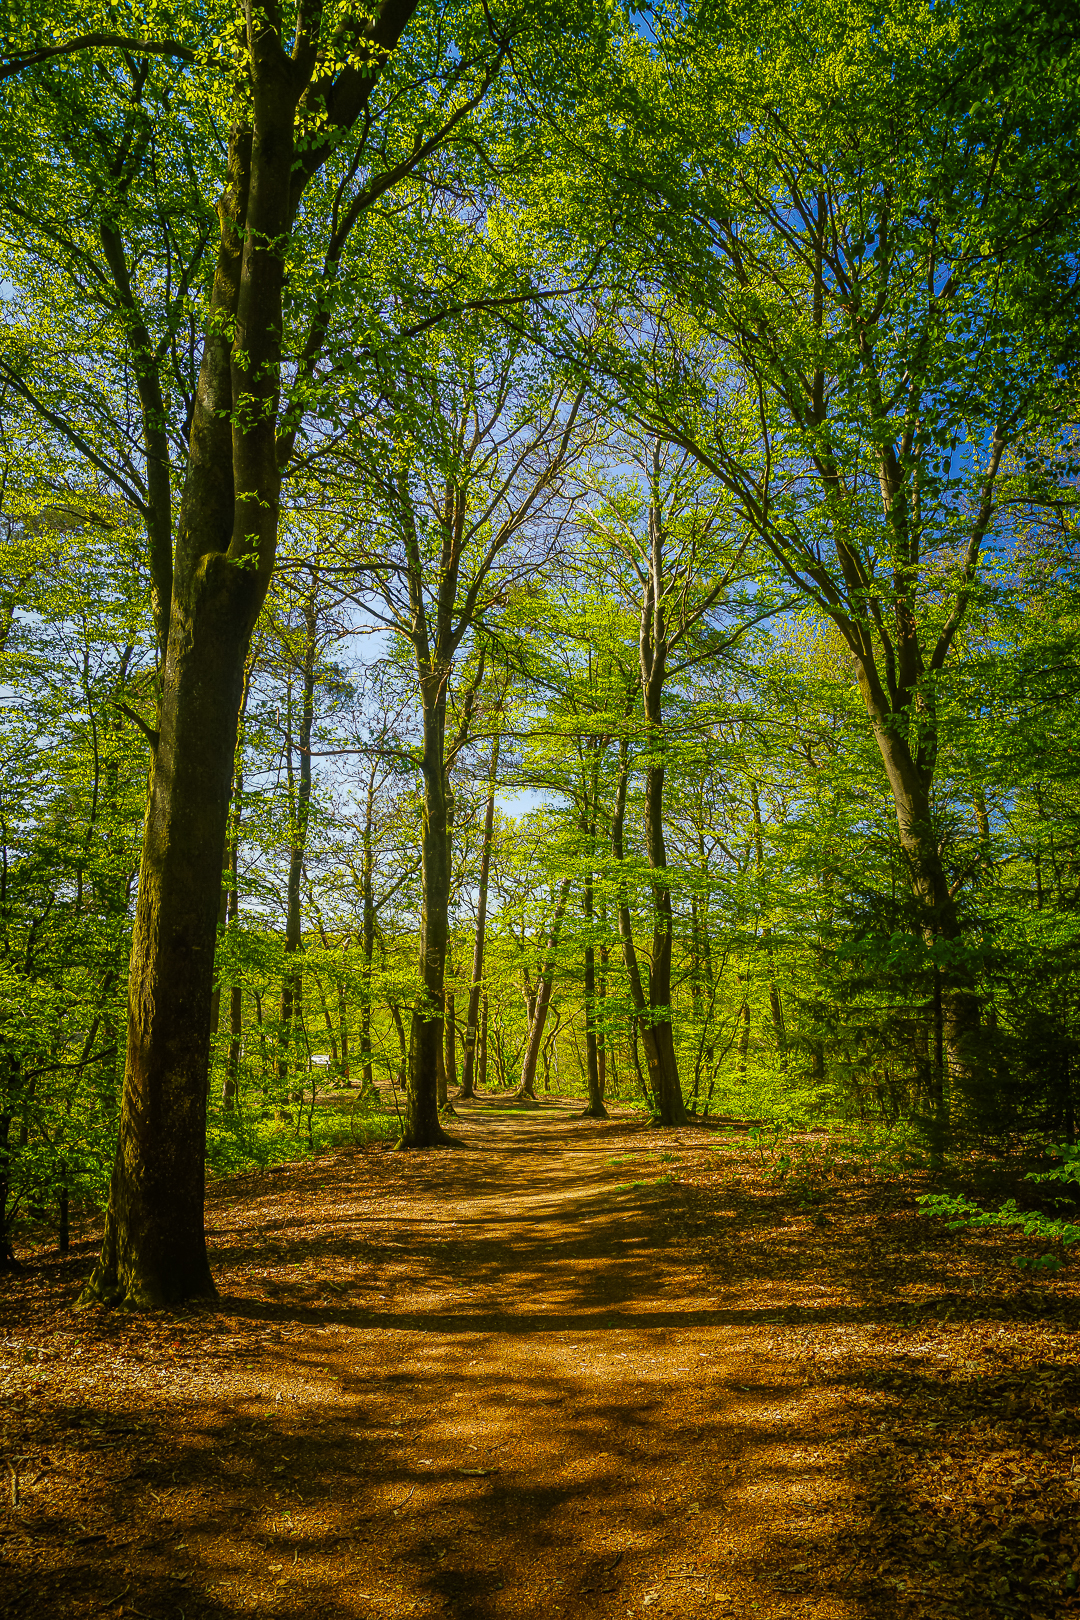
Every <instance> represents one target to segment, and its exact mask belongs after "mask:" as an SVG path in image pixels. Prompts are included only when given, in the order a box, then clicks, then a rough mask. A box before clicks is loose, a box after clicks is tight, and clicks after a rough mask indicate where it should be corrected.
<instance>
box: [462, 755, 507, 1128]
mask: <svg viewBox="0 0 1080 1620" xmlns="http://www.w3.org/2000/svg"><path fill="white" fill-rule="evenodd" d="M498 768H499V733H498V732H496V733H495V736H494V738H493V740H492V744H491V773H490V776H489V778H488V796H487V805H486V806H485V808H484V843H483V847H482V849H481V851H480V882H479V888H478V893H477V897H476V936H475V938H474V940H473V959H472V979H471V981H470V984H469V1010H468V1014H467V1016H466V1020H465V1066H464V1069H463V1070H462V1076H461V1095H462V1097H471V1096H473V1095H474V1070H475V1053H476V1023H477V1014H478V1013H479V1010H480V994H481V989H482V985H483V978H484V943H485V934H486V931H487V897H488V876H489V873H490V870H491V843H492V837H493V835H494V831H495V783H496V779H497V773H498Z"/></svg>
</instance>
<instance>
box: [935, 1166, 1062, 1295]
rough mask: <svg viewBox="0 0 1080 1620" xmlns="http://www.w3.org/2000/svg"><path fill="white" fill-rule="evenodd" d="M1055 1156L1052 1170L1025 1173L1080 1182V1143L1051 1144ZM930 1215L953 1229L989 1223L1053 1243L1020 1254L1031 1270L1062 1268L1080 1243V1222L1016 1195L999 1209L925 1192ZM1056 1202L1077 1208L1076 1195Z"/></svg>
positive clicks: (1030, 1177) (1051, 1181) (1053, 1181)
mask: <svg viewBox="0 0 1080 1620" xmlns="http://www.w3.org/2000/svg"><path fill="white" fill-rule="evenodd" d="M1046 1151H1047V1154H1048V1155H1049V1156H1050V1157H1051V1158H1056V1159H1058V1160H1060V1163H1059V1164H1058V1165H1057V1166H1056V1167H1055V1168H1054V1169H1052V1170H1031V1171H1029V1172H1028V1173H1027V1175H1026V1176H1025V1177H1024V1179H1025V1181H1031V1182H1035V1183H1038V1184H1040V1185H1043V1186H1046V1185H1051V1186H1053V1185H1056V1186H1062V1185H1069V1184H1070V1183H1071V1184H1072V1185H1074V1186H1075V1185H1077V1184H1080V1147H1069V1146H1067V1145H1062V1146H1058V1147H1051V1148H1047V1150H1046ZM918 1202H919V1205H920V1207H921V1208H922V1209H923V1210H925V1212H926V1213H927V1214H928V1215H937V1216H941V1217H943V1218H944V1219H946V1220H948V1222H949V1226H950V1229H951V1230H952V1231H960V1230H962V1229H964V1228H967V1227H989V1228H990V1229H992V1230H994V1231H1004V1232H1015V1233H1019V1234H1020V1235H1021V1236H1023V1237H1025V1238H1031V1239H1034V1240H1036V1241H1037V1242H1038V1243H1039V1244H1040V1245H1041V1244H1048V1245H1052V1246H1053V1247H1052V1248H1047V1249H1046V1250H1045V1251H1044V1253H1042V1254H1040V1255H1038V1256H1034V1257H1033V1256H1031V1255H1026V1254H1020V1255H1017V1256H1016V1257H1015V1259H1016V1265H1017V1266H1018V1267H1019V1268H1020V1269H1021V1270H1024V1269H1027V1270H1029V1271H1059V1270H1060V1269H1061V1267H1062V1266H1063V1265H1064V1264H1065V1263H1066V1261H1067V1260H1068V1258H1069V1251H1070V1250H1071V1248H1072V1247H1073V1245H1074V1244H1075V1243H1080V1222H1077V1221H1075V1220H1069V1219H1068V1218H1067V1217H1065V1216H1057V1215H1047V1214H1045V1213H1044V1212H1043V1211H1041V1210H1037V1209H1021V1208H1020V1207H1019V1206H1018V1204H1017V1202H1016V1199H1015V1198H1010V1199H1008V1200H1007V1201H1006V1202H1005V1203H1004V1204H1002V1205H1001V1206H1000V1208H998V1209H984V1208H983V1207H982V1206H981V1205H980V1204H976V1203H975V1202H974V1201H973V1200H972V1199H970V1198H968V1197H967V1196H966V1194H962V1193H961V1194H949V1193H925V1194H924V1195H923V1196H922V1197H921V1198H920V1199H919V1200H918ZM1052 1202H1055V1203H1058V1204H1065V1205H1067V1206H1069V1207H1071V1208H1075V1204H1076V1198H1075V1195H1074V1196H1073V1197H1071V1198H1057V1199H1054V1200H1052Z"/></svg>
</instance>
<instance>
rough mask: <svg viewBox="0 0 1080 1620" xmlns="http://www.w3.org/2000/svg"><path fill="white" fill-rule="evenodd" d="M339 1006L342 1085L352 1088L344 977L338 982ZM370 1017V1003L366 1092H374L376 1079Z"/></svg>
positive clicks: (365, 1079)
mask: <svg viewBox="0 0 1080 1620" xmlns="http://www.w3.org/2000/svg"><path fill="white" fill-rule="evenodd" d="M337 1004H338V1047H339V1050H340V1052H341V1083H342V1085H343V1086H351V1085H352V1070H351V1068H350V1066H349V1003H348V998H347V997H346V994H345V979H344V976H341V977H339V979H338V981H337ZM370 1017H371V1007H370V1003H368V1019H369V1023H368V1032H369V1035H368V1062H367V1066H366V1068H365V1069H364V1071H363V1076H364V1077H363V1088H364V1090H365V1091H371V1090H373V1089H374V1085H375V1082H374V1079H373V1078H372V1074H371V1039H370V1029H371V1024H370Z"/></svg>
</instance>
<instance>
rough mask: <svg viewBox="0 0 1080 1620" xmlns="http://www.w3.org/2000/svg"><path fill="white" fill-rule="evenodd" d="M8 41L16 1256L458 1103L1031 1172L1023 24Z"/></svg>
mask: <svg viewBox="0 0 1080 1620" xmlns="http://www.w3.org/2000/svg"><path fill="white" fill-rule="evenodd" d="M0 16H2V19H3V20H2V24H0V41H2V46H0V77H2V78H3V81H4V94H3V103H2V111H0V129H2V137H0V138H2V141H3V154H4V169H5V174H6V176H7V183H6V185H5V187H4V191H3V194H2V196H0V255H2V263H0V502H2V505H0V666H2V669H0V681H2V687H3V695H4V702H3V705H2V708H0V749H2V756H3V771H2V773H0V975H2V978H3V998H2V1002H0V1259H3V1261H4V1262H5V1263H7V1262H8V1261H10V1260H11V1259H12V1258H13V1253H14V1250H13V1245H14V1244H16V1242H17V1233H18V1228H19V1222H20V1221H22V1220H25V1219H27V1218H29V1217H33V1218H35V1219H37V1220H47V1221H49V1222H53V1223H55V1225H56V1227H57V1229H58V1231H59V1234H60V1242H61V1245H62V1246H63V1245H65V1244H66V1241H67V1229H68V1221H69V1209H70V1208H71V1206H72V1204H73V1203H78V1204H81V1205H85V1204H93V1205H96V1206H98V1207H101V1208H103V1209H107V1219H106V1230H105V1239H104V1245H103V1249H102V1255H101V1259H100V1262H99V1265H98V1267H97V1270H96V1271H95V1273H94V1276H93V1278H92V1279H91V1281H90V1283H89V1284H88V1285H87V1291H86V1296H85V1297H86V1298H88V1299H98V1300H103V1301H106V1302H126V1303H131V1304H137V1305H139V1304H141V1305H156V1304H162V1303H173V1302H176V1301H179V1300H183V1299H186V1298H189V1297H197V1296H199V1295H207V1294H211V1293H212V1291H213V1280H212V1278H211V1275H210V1270H209V1266H208V1264H207V1260H206V1247H205V1239H204V1235H203V1214H202V1211H203V1194H204V1187H205V1178H206V1174H207V1170H208V1167H209V1169H210V1171H212V1172H213V1171H216V1170H221V1169H224V1168H228V1167H230V1166H236V1165H240V1164H245V1163H250V1162H266V1161H267V1159H268V1158H272V1157H274V1156H275V1155H277V1156H281V1155H286V1154H289V1153H299V1152H302V1151H314V1150H317V1149H318V1148H319V1146H320V1145H322V1144H324V1143H325V1142H326V1141H328V1140H331V1139H334V1137H335V1134H337V1135H340V1134H341V1133H344V1134H345V1135H346V1136H348V1135H350V1134H351V1135H352V1136H353V1137H354V1138H355V1137H356V1136H357V1134H358V1133H359V1134H362V1135H365V1136H368V1137H370V1136H372V1135H378V1134H380V1133H382V1134H384V1135H386V1136H387V1137H388V1138H392V1139H394V1140H395V1141H398V1142H399V1143H400V1144H401V1145H402V1146H403V1147H405V1148H426V1147H435V1146H439V1145H444V1144H446V1143H447V1142H448V1141H450V1140H452V1132H453V1101H454V1098H455V1096H464V1097H469V1096H471V1095H473V1093H474V1091H475V1090H476V1089H477V1088H489V1089H491V1088H501V1089H503V1090H505V1091H507V1092H511V1091H512V1092H513V1093H514V1095H515V1096H516V1097H517V1098H519V1099H520V1100H523V1101H525V1102H529V1101H530V1100H535V1099H536V1098H537V1096H538V1094H539V1095H541V1096H542V1095H543V1092H544V1090H545V1089H551V1088H554V1089H557V1090H559V1091H561V1092H563V1093H570V1094H577V1093H579V1092H580V1094H581V1096H582V1099H583V1101H584V1103H585V1107H586V1110H587V1112H588V1113H589V1114H591V1115H592V1116H593V1117H596V1118H602V1117H604V1114H605V1100H607V1101H611V1099H613V1098H618V1099H621V1100H624V1101H634V1102H635V1103H637V1104H639V1105H640V1107H641V1108H642V1109H644V1110H647V1111H648V1112H649V1113H650V1114H652V1115H653V1116H654V1117H655V1118H656V1119H657V1120H659V1121H661V1122H662V1123H663V1124H665V1125H668V1126H678V1125H681V1124H684V1123H686V1122H688V1121H689V1120H690V1119H693V1118H698V1119H700V1118H709V1117H713V1118H715V1117H717V1116H725V1115H726V1116H734V1117H737V1118H739V1119H754V1120H759V1121H765V1120H767V1121H771V1122H781V1121H789V1122H799V1123H811V1122H816V1121H821V1120H837V1119H848V1120H858V1121H860V1122H862V1123H863V1124H864V1125H865V1126H867V1127H868V1128H873V1129H877V1128H879V1127H880V1128H882V1129H885V1128H887V1129H889V1130H894V1131H896V1132H897V1133H898V1134H899V1135H900V1136H901V1137H902V1139H903V1141H904V1142H905V1143H907V1144H909V1145H910V1147H911V1150H912V1151H913V1152H925V1154H926V1155H927V1156H928V1162H929V1163H931V1164H932V1165H935V1166H939V1167H940V1166H941V1165H942V1164H943V1163H944V1162H945V1161H946V1160H947V1158H948V1157H949V1155H951V1154H955V1153H958V1152H962V1151H966V1150H967V1149H968V1148H969V1147H970V1146H971V1145H972V1144H979V1145H981V1146H983V1147H987V1148H992V1149H994V1150H998V1149H1001V1148H1006V1147H1008V1146H1010V1145H1014V1144H1017V1143H1025V1142H1027V1143H1031V1142H1038V1143H1040V1144H1044V1145H1046V1144H1051V1145H1052V1144H1055V1143H1058V1144H1067V1145H1070V1146H1071V1145H1072V1144H1074V1143H1075V1140H1076V1109H1077V1095H1078V1087H1080V1074H1078V1072H1077V1071H1078V1064H1080V1046H1078V1042H1080V1022H1078V1020H1080V858H1078V854H1077V851H1078V848H1080V825H1078V821H1080V725H1078V721H1077V712H1078V709H1077V699H1078V696H1080V557H1078V549H1077V478H1078V473H1080V460H1078V445H1077V421H1078V414H1080V413H1078V396H1077V379H1078V355H1077V343H1078V337H1077V334H1078V332H1080V322H1078V318H1077V317H1078V309H1077V304H1078V279H1077V265H1078V263H1080V239H1078V233H1080V225H1078V218H1080V216H1078V212H1077V208H1076V189H1077V184H1078V181H1080V169H1078V162H1077V150H1076V145H1077V136H1076V132H1077V129H1078V128H1080V105H1078V102H1080V72H1078V68H1080V38H1078V35H1077V30H1076V27H1075V22H1074V20H1073V19H1072V18H1071V17H1070V15H1069V14H1067V13H1064V12H1063V13H1061V14H1060V15H1059V14H1057V13H1051V12H1047V11H1045V10H1044V9H1043V8H1042V7H1037V6H1034V5H1031V4H1028V3H1026V0H1024V3H1020V4H1016V3H1005V0H1001V3H999V0H986V3H982V0H945V3H941V0H936V3H933V4H931V3H929V0H875V3H870V0H809V3H800V4H795V3H794V0H770V3H769V4H765V5H762V4H760V3H755V4H752V5H751V4H748V3H741V0H732V3H730V4H721V3H717V4H706V5H704V6H702V7H700V8H697V9H694V8H689V7H682V6H680V5H675V4H672V5H664V4H658V5H655V6H649V7H636V6H635V7H622V6H620V5H618V4H616V3H611V4H604V5H600V4H595V3H593V0H570V3H567V0H563V3H561V4H559V5H555V4H552V3H551V0H500V3H497V4H490V3H481V0H450V3H446V4H443V3H441V0H440V3H429V4H418V3H416V0H385V3H384V4H382V5H377V6H371V5H356V4H353V3H352V0H335V3H334V4H332V5H317V4H314V3H312V0H297V3H296V4H295V5H293V6H292V7H286V6H283V5H278V4H276V3H271V4H267V5H262V6H256V5H251V4H245V5H242V6H241V5H234V4H233V3H232V0H215V3H214V4H211V5H206V6H198V7H187V6H184V5H178V6H173V5H167V4H166V5H158V4H156V3H154V4H140V3H132V4H127V3H124V4H115V5H113V4H111V5H108V6H105V5H97V4H85V5H83V4H67V3H64V4H61V5H60V6H58V7H55V6H54V7H50V8H49V11H48V15H47V16H46V15H45V12H44V10H43V9H42V8H39V7H35V6H33V5H26V4H23V3H21V0H4V4H3V6H2V10H0ZM328 1098H329V1099H330V1100H331V1102H332V1103H333V1106H327V1100H328Z"/></svg>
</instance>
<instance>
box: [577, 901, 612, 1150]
mask: <svg viewBox="0 0 1080 1620" xmlns="http://www.w3.org/2000/svg"><path fill="white" fill-rule="evenodd" d="M583 908H584V912H585V926H586V928H588V929H590V930H591V928H592V922H593V886H592V873H591V872H590V873H589V879H588V882H587V883H586V885H585V892H584V895H583ZM585 1078H586V1081H587V1084H588V1088H589V1102H588V1107H587V1108H586V1109H585V1110H584V1115H585V1117H586V1118H587V1119H607V1117H608V1111H607V1109H606V1108H605V1107H604V1096H603V1092H602V1091H601V1089H600V1062H599V1053H598V1051H597V1042H596V948H595V946H594V945H593V943H592V940H591V939H590V941H589V943H588V944H587V945H586V947H585Z"/></svg>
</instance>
